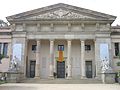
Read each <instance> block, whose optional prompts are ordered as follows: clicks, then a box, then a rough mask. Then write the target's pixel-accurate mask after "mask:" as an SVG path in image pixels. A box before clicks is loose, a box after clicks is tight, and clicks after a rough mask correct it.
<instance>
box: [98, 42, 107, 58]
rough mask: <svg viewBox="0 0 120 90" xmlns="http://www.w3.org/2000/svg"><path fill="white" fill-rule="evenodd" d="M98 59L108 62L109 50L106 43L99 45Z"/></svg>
mask: <svg viewBox="0 0 120 90" xmlns="http://www.w3.org/2000/svg"><path fill="white" fill-rule="evenodd" d="M100 59H101V60H106V59H107V60H109V48H108V44H107V43H102V44H100Z"/></svg>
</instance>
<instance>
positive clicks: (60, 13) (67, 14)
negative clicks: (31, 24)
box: [28, 9, 95, 19]
mask: <svg viewBox="0 0 120 90" xmlns="http://www.w3.org/2000/svg"><path fill="white" fill-rule="evenodd" d="M85 18H89V19H95V18H93V17H89V16H85V15H82V14H78V13H74V12H72V11H66V10H63V9H59V10H57V11H53V12H48V13H45V14H41V15H37V16H33V17H30V18H28V19H85Z"/></svg>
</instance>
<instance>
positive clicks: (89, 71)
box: [86, 61, 92, 78]
mask: <svg viewBox="0 0 120 90" xmlns="http://www.w3.org/2000/svg"><path fill="white" fill-rule="evenodd" d="M86 77H87V78H92V61H86Z"/></svg>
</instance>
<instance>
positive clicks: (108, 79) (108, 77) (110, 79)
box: [101, 70, 115, 84]
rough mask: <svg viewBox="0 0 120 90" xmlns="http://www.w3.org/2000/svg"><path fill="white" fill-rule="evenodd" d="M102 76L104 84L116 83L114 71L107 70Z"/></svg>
mask: <svg viewBox="0 0 120 90" xmlns="http://www.w3.org/2000/svg"><path fill="white" fill-rule="evenodd" d="M101 74H102V82H103V83H107V84H113V83H115V73H114V72H113V71H112V70H106V71H105V72H104V73H101Z"/></svg>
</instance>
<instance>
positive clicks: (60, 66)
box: [57, 61, 65, 78]
mask: <svg viewBox="0 0 120 90" xmlns="http://www.w3.org/2000/svg"><path fill="white" fill-rule="evenodd" d="M57 78H65V61H63V62H59V61H57Z"/></svg>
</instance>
